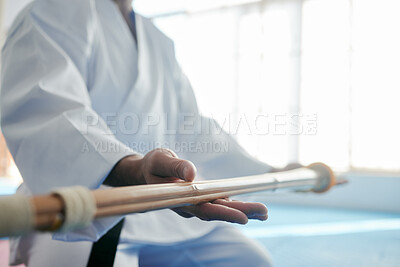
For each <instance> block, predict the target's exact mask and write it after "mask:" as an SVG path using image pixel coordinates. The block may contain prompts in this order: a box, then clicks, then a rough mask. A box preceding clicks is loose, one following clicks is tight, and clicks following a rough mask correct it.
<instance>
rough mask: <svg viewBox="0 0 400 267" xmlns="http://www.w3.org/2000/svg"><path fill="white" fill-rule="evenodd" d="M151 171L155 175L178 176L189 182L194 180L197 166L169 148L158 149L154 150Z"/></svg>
mask: <svg viewBox="0 0 400 267" xmlns="http://www.w3.org/2000/svg"><path fill="white" fill-rule="evenodd" d="M151 166H152V168H151V172H152V174H153V175H157V176H165V177H170V176H173V177H176V178H179V179H182V180H185V181H188V182H191V181H193V180H194V178H195V176H196V171H197V170H196V167H195V166H194V164H193V163H192V162H190V161H188V160H183V159H179V158H178V156H177V155H176V154H175V153H174V152H172V151H171V150H169V149H157V150H154V151H153V155H152V164H151Z"/></svg>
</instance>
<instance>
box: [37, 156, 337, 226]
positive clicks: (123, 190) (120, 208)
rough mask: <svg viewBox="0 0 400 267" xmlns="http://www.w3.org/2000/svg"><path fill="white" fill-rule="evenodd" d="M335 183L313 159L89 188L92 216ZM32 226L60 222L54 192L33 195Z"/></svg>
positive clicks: (61, 211) (324, 187)
mask: <svg viewBox="0 0 400 267" xmlns="http://www.w3.org/2000/svg"><path fill="white" fill-rule="evenodd" d="M334 184H335V177H334V175H333V172H332V171H331V169H330V168H329V167H328V166H326V165H324V164H322V163H315V164H312V165H310V166H308V167H306V168H299V169H295V170H290V171H284V172H276V173H266V174H261V175H253V176H246V177H239V178H229V179H221V180H211V181H199V182H178V183H165V184H154V185H140V186H127V187H120V188H110V189H105V190H94V191H92V194H93V197H94V199H95V200H96V207H97V211H96V213H95V218H100V217H106V216H113V215H126V214H129V213H136V212H145V211H150V210H157V209H164V208H175V207H182V206H187V205H196V204H199V203H204V202H207V201H212V200H215V199H220V198H226V197H230V196H233V195H240V194H247V193H252V192H258V191H275V190H278V189H283V188H286V189H292V190H301V191H314V192H324V191H326V190H329V189H330V188H331V187H332V186H333V185H334ZM31 203H32V205H33V207H34V214H35V220H34V228H35V229H39V230H55V229H57V228H59V227H60V226H61V224H62V220H61V219H60V218H62V216H63V214H64V211H65V207H64V203H63V201H62V199H61V198H60V197H59V196H57V195H54V194H53V195H44V196H33V197H32V198H31Z"/></svg>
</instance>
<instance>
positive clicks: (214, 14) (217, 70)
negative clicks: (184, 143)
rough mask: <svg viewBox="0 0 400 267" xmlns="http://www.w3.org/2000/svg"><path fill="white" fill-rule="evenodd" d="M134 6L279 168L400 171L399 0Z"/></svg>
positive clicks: (210, 107) (199, 91) (146, 2)
mask: <svg viewBox="0 0 400 267" xmlns="http://www.w3.org/2000/svg"><path fill="white" fill-rule="evenodd" d="M164 2H165V3H164ZM134 7H135V9H136V10H137V11H139V12H140V11H142V13H145V14H146V13H147V14H150V16H152V17H153V19H154V21H155V23H156V24H157V25H158V26H159V27H160V28H161V29H162V30H163V31H164V32H165V33H166V34H167V35H168V36H170V37H171V38H172V39H173V40H174V41H175V45H176V51H177V56H178V59H179V61H180V63H181V65H182V68H183V70H184V71H185V72H186V74H187V75H188V77H189V78H190V80H191V82H192V85H193V87H194V90H195V93H196V96H197V99H198V102H199V106H200V109H201V111H202V113H203V114H205V115H207V116H212V117H214V118H215V119H217V121H219V122H220V123H221V124H223V125H224V128H225V130H227V131H231V132H232V125H233V126H234V129H233V130H234V131H233V133H234V136H235V137H236V138H237V139H238V141H239V142H240V143H241V144H242V145H243V146H244V147H245V148H246V149H247V150H248V151H249V152H250V153H251V154H253V155H254V156H256V157H258V158H259V159H261V160H263V161H266V162H268V163H270V164H271V165H275V166H284V165H285V164H287V163H288V162H290V161H293V160H296V161H300V162H301V163H303V164H308V163H310V162H314V161H323V162H325V163H327V164H329V165H330V166H332V167H334V168H335V169H336V170H348V169H353V170H354V169H369V170H384V171H399V170H400V155H399V154H400V152H399V151H400V138H399V136H400V125H399V123H398V118H397V117H398V115H400V105H398V103H397V102H398V101H399V99H400V75H399V73H400V49H399V47H400V33H399V31H398V29H397V28H398V25H400V16H398V14H399V13H400V2H398V1H391V0H382V1H379V3H378V2H377V1H376V0H373V1H372V0H304V1H300V0H289V1H279V0H269V1H255V0H254V1H251V0H248V1H245V0H243V1H223V0H220V1H200V0H190V1H189V0H185V1H168V2H167V1H161V0H136V1H135V2H134ZM293 115H295V117H293ZM260 116H261V117H260ZM296 116H297V117H296ZM227 118H229V119H230V122H231V123H230V124H226V123H224V122H225V121H226V119H227ZM246 121H247V124H246V123H243V122H246ZM237 126H239V127H237ZM236 128H237V129H236ZM296 129H297V130H298V131H297V132H296Z"/></svg>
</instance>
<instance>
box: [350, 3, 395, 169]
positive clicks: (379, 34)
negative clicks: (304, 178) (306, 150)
mask: <svg viewBox="0 0 400 267" xmlns="http://www.w3.org/2000/svg"><path fill="white" fill-rule="evenodd" d="M399 13H400V2H399V1H390V0H384V1H379V2H377V1H371V0H355V1H354V38H353V40H354V42H353V43H354V57H353V62H354V64H353V76H352V77H353V80H352V85H353V87H352V103H353V105H352V112H353V113H352V118H351V120H352V146H351V151H352V157H351V162H352V164H353V165H354V166H355V167H360V168H382V169H397V170H399V169H400V138H399V137H400V124H399V115H400V105H399V100H400V32H399V25H400V16H399Z"/></svg>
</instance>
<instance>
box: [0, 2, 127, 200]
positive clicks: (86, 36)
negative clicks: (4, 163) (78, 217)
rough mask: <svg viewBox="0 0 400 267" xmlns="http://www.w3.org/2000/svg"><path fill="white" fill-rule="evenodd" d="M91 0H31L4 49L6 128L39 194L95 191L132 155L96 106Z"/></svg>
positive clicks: (25, 175)
mask: <svg viewBox="0 0 400 267" xmlns="http://www.w3.org/2000/svg"><path fill="white" fill-rule="evenodd" d="M93 3H94V2H93V1H89V0H88V1H80V0H79V1H78V0H73V1H56V0H46V1H43V0H37V1H34V2H33V4H32V5H31V6H30V7H29V8H27V9H26V10H25V11H23V13H22V14H21V15H20V16H19V17H18V18H17V20H16V21H15V22H14V25H13V26H12V28H11V29H10V31H9V35H8V39H7V41H6V43H5V46H4V48H3V53H2V72H1V125H2V131H3V133H4V136H5V138H6V141H7V145H8V146H9V149H10V151H11V153H12V155H13V157H14V159H15V162H16V164H17V166H18V168H19V170H20V172H21V174H22V177H23V179H24V182H25V184H26V185H27V187H28V188H29V190H30V191H31V192H32V193H34V194H39V193H45V192H48V191H49V190H51V189H52V188H54V187H62V186H71V185H83V186H86V187H89V188H97V187H99V186H100V185H101V184H102V182H103V181H104V179H105V178H106V176H107V175H108V173H109V172H110V170H111V169H112V167H113V166H114V165H115V164H116V163H117V162H118V161H119V160H120V159H121V158H122V157H124V156H127V155H129V154H134V153H135V152H134V151H132V150H130V149H129V148H127V147H126V146H124V145H123V144H122V143H120V142H119V141H118V140H117V139H116V138H115V137H114V135H113V134H112V133H111V131H110V130H109V128H108V127H107V125H106V123H105V122H104V121H103V120H102V119H101V118H100V116H98V114H96V112H95V111H94V110H93V109H92V107H91V101H90V98H89V93H88V88H87V86H86V81H87V78H88V75H89V71H88V69H87V66H88V62H89V60H90V57H91V56H92V54H91V53H92V50H93V49H92V47H93V46H94V44H95V41H96V40H95V32H96V30H97V29H96V17H95V14H94V6H93ZM111 89H112V88H111Z"/></svg>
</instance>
